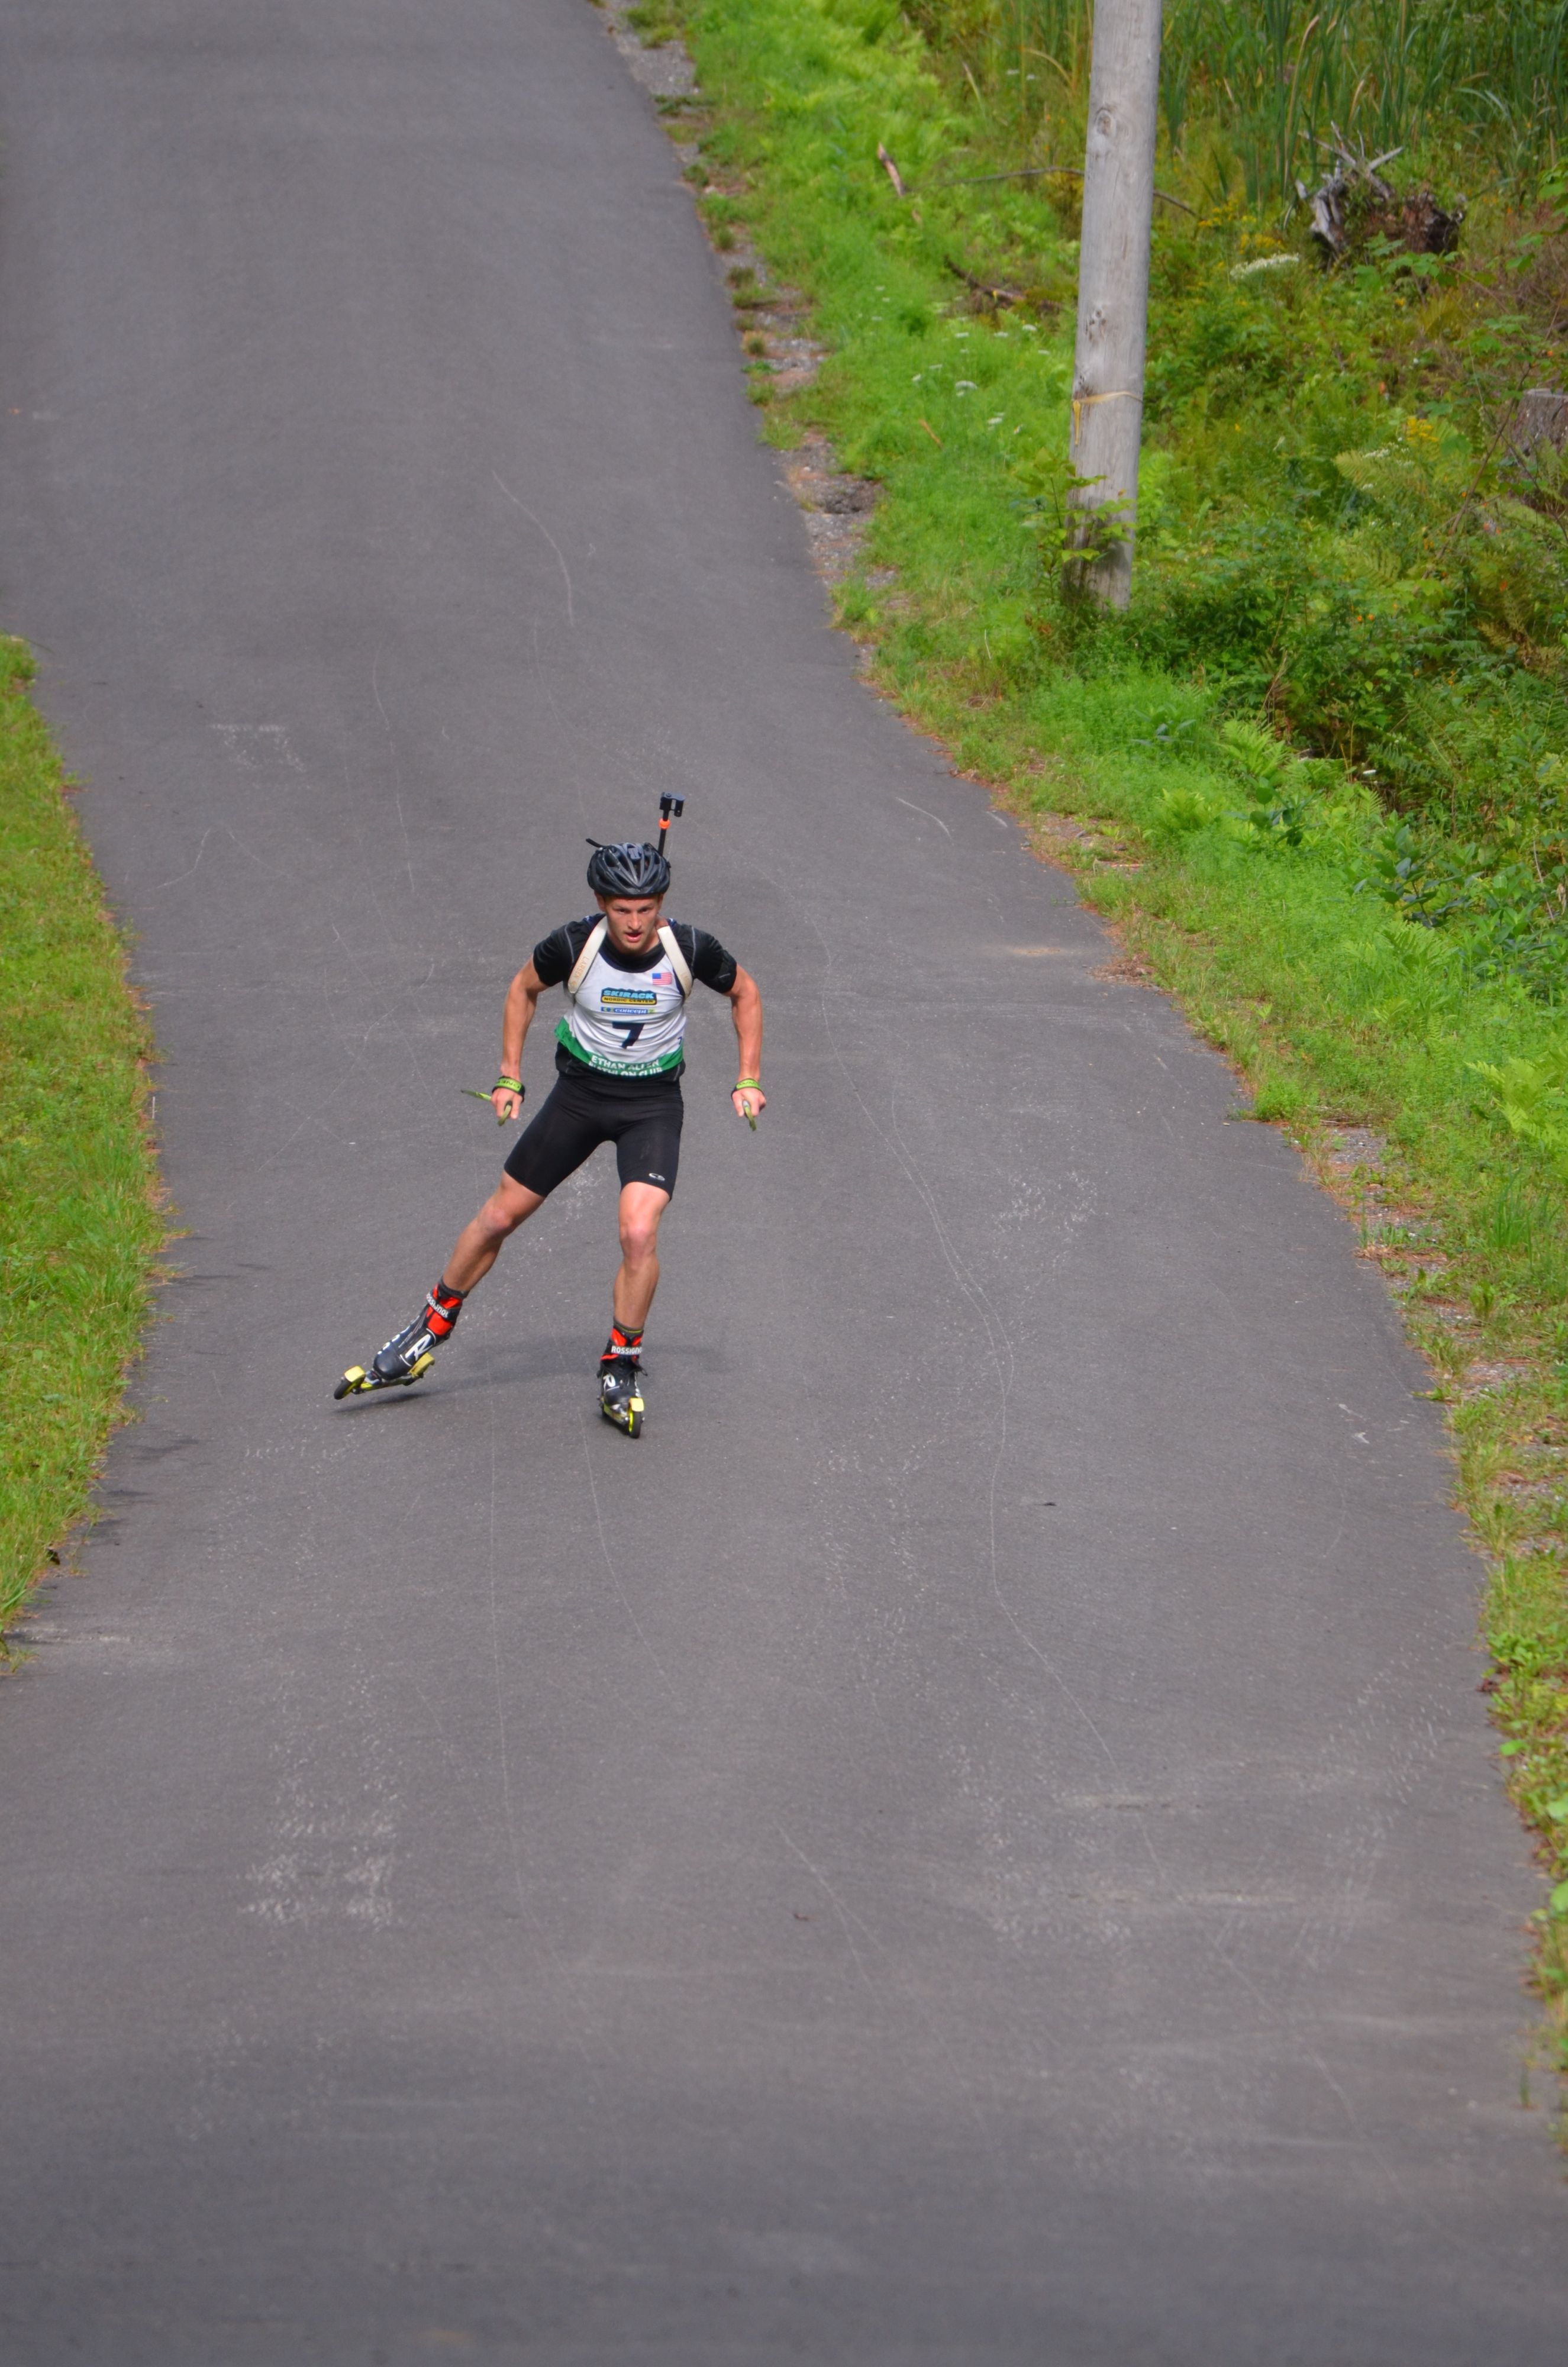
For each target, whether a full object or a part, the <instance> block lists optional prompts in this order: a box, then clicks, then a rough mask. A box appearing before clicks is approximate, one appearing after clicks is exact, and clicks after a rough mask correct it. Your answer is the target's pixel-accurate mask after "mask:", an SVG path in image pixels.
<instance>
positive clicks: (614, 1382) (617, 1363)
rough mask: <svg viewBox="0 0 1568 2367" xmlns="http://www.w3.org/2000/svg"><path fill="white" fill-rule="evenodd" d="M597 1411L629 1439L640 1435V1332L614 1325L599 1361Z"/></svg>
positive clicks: (641, 1410)
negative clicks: (623, 1329)
mask: <svg viewBox="0 0 1568 2367" xmlns="http://www.w3.org/2000/svg"><path fill="white" fill-rule="evenodd" d="M599 1410H600V1412H601V1413H602V1414H603V1415H604V1419H605V1421H613V1422H614V1423H615V1428H616V1429H617V1430H624V1431H625V1432H626V1436H627V1437H628V1438H640V1437H641V1435H642V1417H643V1410H644V1409H643V1399H642V1333H641V1332H640V1331H622V1329H621V1327H620V1325H619V1324H618V1323H617V1324H615V1326H614V1327H613V1329H612V1331H611V1333H610V1337H609V1340H608V1342H606V1344H605V1348H604V1354H603V1355H602V1356H601V1357H600V1359H599Z"/></svg>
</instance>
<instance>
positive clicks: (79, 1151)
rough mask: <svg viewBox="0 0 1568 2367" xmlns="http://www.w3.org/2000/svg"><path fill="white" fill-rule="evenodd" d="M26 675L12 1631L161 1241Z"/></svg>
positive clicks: (8, 885) (7, 1453)
mask: <svg viewBox="0 0 1568 2367" xmlns="http://www.w3.org/2000/svg"><path fill="white" fill-rule="evenodd" d="M32 671H33V668H32V662H31V659H30V657H29V656H28V651H27V649H26V647H25V645H24V644H23V643H21V642H20V641H17V640H9V639H5V640H0V1261H3V1271H4V1293H3V1296H0V1357H3V1361H4V1370H5V1376H6V1387H5V1394H4V1400H3V1405H0V1636H3V1635H4V1631H5V1629H6V1625H7V1624H8V1623H9V1622H10V1621H11V1620H12V1619H13V1618H14V1617H15V1615H16V1614H17V1610H18V1609H19V1607H20V1606H21V1603H22V1602H23V1599H24V1598H25V1596H26V1594H27V1592H28V1588H29V1587H30V1586H31V1585H32V1584H33V1582H34V1580H36V1579H37V1577H38V1576H39V1572H40V1570H41V1569H43V1568H44V1567H45V1566H46V1564H47V1562H48V1561H49V1559H50V1558H51V1557H52V1556H53V1555H54V1554H55V1553H56V1552H57V1550H58V1548H59V1546H60V1544H61V1541H62V1539H63V1538H64V1537H65V1535H67V1533H68V1532H69V1530H70V1529H71V1527H72V1525H73V1523H75V1522H77V1521H79V1520H81V1519H82V1517H83V1516H84V1514H85V1512H87V1511H88V1508H89V1498H90V1492H91V1489H92V1484H93V1479H94V1475H95V1473H96V1469H97V1467H98V1462H99V1458H100V1456H101V1455H102V1453H103V1447H104V1442H105V1440H106V1438H107V1434H108V1432H109V1429H110V1426H111V1424H112V1423H113V1422H114V1421H115V1419H116V1417H117V1414H118V1410H119V1405H120V1398H121V1391H122V1388H123V1385H124V1380H125V1375H126V1370H127V1367H128V1366H129V1365H130V1362H131V1360H132V1358H133V1357H134V1356H135V1355H136V1353H137V1349H138V1342H139V1338H140V1334H141V1325H142V1322H143V1320H144V1319H145V1315H146V1311H147V1299H148V1291H149V1287H150V1283H151V1277H152V1260H153V1258H154V1257H155V1255H156V1253H157V1251H158V1249H159V1246H160V1244H161V1242H162V1240H163V1239H164V1220H163V1218H162V1217H161V1216H160V1214H159V1212H158V1206H157V1199H156V1191H155V1180H154V1172H153V1161H152V1149H151V1145H150V1142H149V1139H148V1135H147V1129H146V1123H145V1102H146V1069H145V1064H146V1061H147V1059H148V1058H149V1054H150V1042H149V1036H148V1031H147V1026H146V1023H145V1021H144V1019H143V1018H142V1016H141V1013H140V1012H139V1011H138V1009H137V1008H136V1006H135V1003H134V1002H133V1001H132V999H131V995H130V991H129V989H128V987H127V984H126V979H125V957H124V949H123V946H121V943H120V940H119V938H118V934H117V933H116V930H115V927H114V923H113V922H112V921H111V920H110V918H109V915H108V913H107V911H106V909H105V906H104V900H103V894H102V891H101V889H100V888H99V886H98V882H97V879H96V876H95V874H94V871H93V867H92V864H91V862H90V861H89V858H88V855H87V852H86V848H85V845H84V844H83V840H82V835H81V832H80V831H79V830H78V828H77V826H76V821H75V817H74V816H73V813H72V811H71V809H70V806H69V804H68V803H67V801H66V797H65V783H64V781H63V778H62V773H61V768H60V763H59V759H58V757H57V756H56V754H55V753H54V750H53V749H52V747H51V744H50V740H49V735H48V733H47V731H46V730H45V729H44V726H43V723H42V721H41V719H39V714H38V712H37V709H36V708H34V706H33V704H32V701H31V699H30V698H29V697H28V688H27V685H28V681H29V679H30V677H31V674H32Z"/></svg>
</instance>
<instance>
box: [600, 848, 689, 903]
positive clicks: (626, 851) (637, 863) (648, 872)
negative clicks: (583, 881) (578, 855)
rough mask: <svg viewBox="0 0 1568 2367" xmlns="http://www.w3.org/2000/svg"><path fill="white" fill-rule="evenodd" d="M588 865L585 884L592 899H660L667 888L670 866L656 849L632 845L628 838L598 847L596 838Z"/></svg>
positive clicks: (666, 892)
mask: <svg viewBox="0 0 1568 2367" xmlns="http://www.w3.org/2000/svg"><path fill="white" fill-rule="evenodd" d="M588 844H589V845H590V846H591V847H592V849H593V853H592V856H591V857H590V859H589V865H588V885H589V886H590V888H592V890H593V893H594V894H595V896H663V895H666V894H668V892H669V888H670V866H669V864H668V863H667V862H666V861H665V859H664V857H663V855H660V852H659V849H658V848H657V847H656V846H649V845H648V844H642V845H634V844H632V842H631V841H630V840H629V839H626V840H623V841H622V842H621V843H620V844H617V845H615V846H601V845H600V844H599V842H598V840H597V839H596V838H591V839H590V840H589V842H588Z"/></svg>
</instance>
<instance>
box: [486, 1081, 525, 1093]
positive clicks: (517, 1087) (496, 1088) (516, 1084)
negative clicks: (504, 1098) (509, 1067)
mask: <svg viewBox="0 0 1568 2367" xmlns="http://www.w3.org/2000/svg"><path fill="white" fill-rule="evenodd" d="M503 1085H504V1086H505V1088H506V1090H507V1092H508V1093H521V1092H522V1090H523V1080H522V1078H521V1077H497V1079H496V1081H495V1082H494V1084H493V1085H491V1093H500V1091H501V1089H502V1086H503Z"/></svg>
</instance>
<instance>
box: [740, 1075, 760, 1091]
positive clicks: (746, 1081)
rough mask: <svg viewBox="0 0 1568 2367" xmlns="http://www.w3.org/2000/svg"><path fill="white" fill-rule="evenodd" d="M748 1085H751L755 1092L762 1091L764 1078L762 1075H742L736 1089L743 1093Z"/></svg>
mask: <svg viewBox="0 0 1568 2367" xmlns="http://www.w3.org/2000/svg"><path fill="white" fill-rule="evenodd" d="M748 1085H750V1087H751V1089H752V1091H753V1093H761V1090H762V1080H761V1077H742V1078H741V1079H740V1082H739V1084H738V1085H737V1086H736V1088H735V1090H736V1092H737V1093H744V1092H745V1090H746V1088H747V1086H748Z"/></svg>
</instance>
